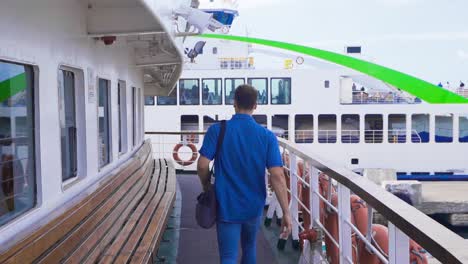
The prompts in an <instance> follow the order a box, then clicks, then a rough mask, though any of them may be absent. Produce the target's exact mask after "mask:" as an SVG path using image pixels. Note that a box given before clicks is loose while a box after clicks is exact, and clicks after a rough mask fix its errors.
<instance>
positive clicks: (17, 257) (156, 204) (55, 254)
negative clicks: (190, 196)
mask: <svg viewBox="0 0 468 264" xmlns="http://www.w3.org/2000/svg"><path fill="white" fill-rule="evenodd" d="M175 193H176V178H175V169H174V167H173V165H172V164H171V163H170V162H169V163H168V162H167V161H165V160H154V159H153V158H152V154H151V147H150V143H149V142H146V143H145V144H144V145H143V146H142V147H141V149H140V150H139V151H138V153H137V154H136V155H135V156H134V157H133V158H132V159H131V161H130V162H129V163H128V165H127V166H125V168H122V169H121V170H120V171H119V172H117V173H115V174H114V175H113V176H111V177H109V178H108V179H106V180H105V181H104V182H102V183H101V185H100V187H99V188H97V190H96V191H94V192H93V193H92V194H91V195H88V196H87V197H85V198H84V199H82V200H81V201H80V202H79V203H76V204H75V205H73V206H71V207H70V208H68V209H67V210H66V211H65V212H64V213H63V214H61V215H60V216H59V217H56V218H55V219H51V221H49V222H48V223H47V224H46V225H44V226H42V227H41V228H39V229H38V230H36V231H34V232H33V233H31V234H29V235H28V236H27V237H26V238H24V239H23V240H21V241H20V242H18V243H16V244H15V245H13V246H12V247H10V248H9V249H8V250H7V251H5V252H2V253H1V254H0V263H32V262H34V263H59V262H60V263H96V262H99V263H127V262H130V263H150V262H154V261H155V259H156V256H155V254H156V252H157V248H158V245H159V243H160V240H161V237H162V234H163V232H164V229H165V226H166V223H167V219H168V216H169V212H170V210H171V208H172V205H173V203H174V199H175Z"/></svg>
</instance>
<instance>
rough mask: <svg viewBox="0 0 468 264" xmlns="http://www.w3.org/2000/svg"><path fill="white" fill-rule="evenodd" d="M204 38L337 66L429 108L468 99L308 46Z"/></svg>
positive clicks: (389, 71) (246, 39)
mask: <svg viewBox="0 0 468 264" xmlns="http://www.w3.org/2000/svg"><path fill="white" fill-rule="evenodd" d="M199 36H200V37H204V38H215V39H226V40H234V41H242V42H248V43H254V44H260V45H265V46H270V47H275V48H280V49H285V50H290V51H295V52H298V53H302V54H306V55H309V56H312V57H316V58H319V59H322V60H325V61H328V62H332V63H335V64H339V65H342V66H345V67H348V68H350V69H353V70H356V71H359V72H362V73H364V74H366V75H369V76H372V77H374V78H376V79H379V80H381V81H383V82H386V83H388V84H390V85H393V86H394V87H396V88H398V89H401V90H403V91H406V92H408V93H410V94H412V95H414V96H416V97H418V98H420V99H421V100H424V101H426V102H428V103H432V104H466V103H468V98H464V97H463V96H460V95H458V94H456V93H453V92H451V91H448V90H446V89H444V88H441V87H439V86H437V85H434V84H431V83H429V82H427V81H424V80H421V79H418V78H416V77H414V76H411V75H408V74H405V73H403V72H399V71H396V70H393V69H390V68H387V67H384V66H381V65H378V64H375V63H372V62H368V61H365V60H360V59H357V58H354V57H350V56H346V55H342V54H338V53H334V52H330V51H326V50H321V49H316V48H311V47H307V46H301V45H296V44H292V43H287V42H280V41H273V40H267V39H259V38H249V37H241V36H231V35H221V34H202V35H199Z"/></svg>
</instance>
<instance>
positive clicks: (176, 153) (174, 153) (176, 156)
mask: <svg viewBox="0 0 468 264" xmlns="http://www.w3.org/2000/svg"><path fill="white" fill-rule="evenodd" d="M182 146H184V144H181V143H179V144H177V145H175V147H174V150H173V151H172V158H173V159H174V160H175V162H177V163H178V164H180V165H182V166H189V165H192V164H193V163H194V162H195V160H197V158H198V151H197V147H196V146H195V145H194V144H192V143H188V144H186V145H185V146H187V147H189V148H190V150H192V157H191V158H190V160H182V159H181V158H180V157H179V149H180V148H181V147H182Z"/></svg>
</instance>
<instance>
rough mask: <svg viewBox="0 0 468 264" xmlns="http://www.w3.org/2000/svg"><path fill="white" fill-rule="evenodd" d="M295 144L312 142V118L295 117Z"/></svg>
mask: <svg viewBox="0 0 468 264" xmlns="http://www.w3.org/2000/svg"><path fill="white" fill-rule="evenodd" d="M294 128H295V130H294V133H295V137H296V138H295V140H296V143H312V142H314V116H313V115H296V117H295V120H294Z"/></svg>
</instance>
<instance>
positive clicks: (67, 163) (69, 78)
mask: <svg viewBox="0 0 468 264" xmlns="http://www.w3.org/2000/svg"><path fill="white" fill-rule="evenodd" d="M58 86H59V116H60V143H61V153H62V158H61V160H62V181H66V180H68V179H71V178H73V177H76V176H77V174H78V158H77V157H78V155H77V132H78V131H77V125H76V101H75V98H76V97H77V96H76V91H75V74H74V73H73V72H72V71H66V70H59V74H58Z"/></svg>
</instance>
